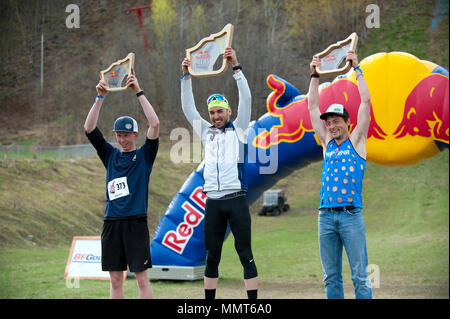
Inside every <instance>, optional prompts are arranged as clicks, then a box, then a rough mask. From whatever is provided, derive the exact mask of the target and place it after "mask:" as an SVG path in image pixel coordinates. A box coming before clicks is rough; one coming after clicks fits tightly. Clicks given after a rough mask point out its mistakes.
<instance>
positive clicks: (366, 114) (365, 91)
mask: <svg viewBox="0 0 450 319" xmlns="http://www.w3.org/2000/svg"><path fill="white" fill-rule="evenodd" d="M347 60H350V61H351V62H352V66H353V67H354V68H355V67H357V68H356V69H355V74H356V82H357V83H358V90H359V94H360V96H361V105H360V106H359V110H358V124H357V125H356V127H355V129H354V130H353V132H352V134H351V136H350V139H351V141H352V143H353V145H354V147H355V149H356V151H357V152H358V154H359V155H361V156H362V157H363V158H366V155H367V152H366V140H367V134H368V132H369V124H370V105H371V102H370V92H369V87H368V86H367V83H366V80H365V79H364V76H363V74H362V71H361V69H360V68H359V63H358V56H357V55H356V54H355V52H354V51H352V50H350V51H348V54H347Z"/></svg>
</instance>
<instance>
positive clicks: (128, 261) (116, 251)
mask: <svg viewBox="0 0 450 319" xmlns="http://www.w3.org/2000/svg"><path fill="white" fill-rule="evenodd" d="M127 265H128V267H129V269H130V271H132V272H141V271H144V270H146V269H147V268H151V267H152V261H151V259H150V236H149V232H148V226H147V217H146V216H143V217H139V218H130V219H119V220H105V221H104V223H103V230H102V270H103V271H122V270H127Z"/></svg>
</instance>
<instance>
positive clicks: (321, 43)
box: [0, 0, 383, 144]
mask: <svg viewBox="0 0 450 319" xmlns="http://www.w3.org/2000/svg"><path fill="white" fill-rule="evenodd" d="M70 3H74V4H77V5H78V7H79V9H80V28H72V29H69V28H67V26H66V18H67V16H68V15H69V13H66V11H65V8H66V6H67V5H68V4H70ZM136 3H137V1H121V0H99V1H89V0H79V1H75V0H74V1H73V2H69V1H67V2H66V1H60V0H34V1H26V0H4V1H1V2H0V17H1V19H0V27H1V30H2V32H1V35H0V36H1V37H2V39H1V41H0V52H1V61H2V62H1V64H0V74H1V77H0V104H1V107H2V112H1V117H0V120H1V122H2V123H4V124H2V125H3V128H2V129H4V130H6V129H7V130H14V129H15V130H16V131H17V130H20V129H27V128H35V129H36V131H37V132H38V133H36V134H38V137H39V143H41V144H75V143H86V139H85V137H84V132H83V123H84V119H85V116H86V114H87V112H88V111H89V108H90V106H91V105H92V101H93V99H94V97H95V94H96V92H95V85H96V84H97V82H98V80H99V71H100V70H103V69H106V68H107V67H108V66H109V65H110V64H111V63H112V62H114V61H116V60H118V59H121V58H124V57H125V56H126V55H127V54H128V53H129V52H134V53H135V54H136V62H135V70H136V76H137V77H138V79H139V83H140V85H141V87H142V88H143V89H144V90H145V92H146V95H147V97H148V98H149V100H150V102H151V103H152V104H153V105H154V107H155V109H156V110H157V113H158V115H159V116H160V119H161V123H162V131H163V133H168V132H170V130H171V129H173V128H175V127H177V126H185V127H187V122H186V121H185V119H184V115H183V113H182V111H181V105H180V84H179V78H180V76H181V67H180V64H181V61H182V59H183V57H184V55H185V49H186V48H190V47H192V46H194V45H195V44H196V43H197V42H198V41H199V40H200V39H202V38H203V37H205V36H208V35H209V34H211V33H216V32H218V31H220V30H221V29H222V28H223V27H224V26H225V25H226V24H227V23H232V24H233V25H234V36H233V44H232V46H233V48H234V49H235V50H236V52H237V56H238V60H239V62H240V63H241V64H242V65H243V72H244V74H245V75H246V77H247V79H248V81H249V85H250V88H251V91H252V97H253V108H252V119H257V118H258V117H259V116H261V115H263V114H264V113H266V112H267V110H266V104H265V101H266V98H267V95H268V94H269V93H270V89H269V88H268V87H267V84H266V82H265V81H266V77H267V76H268V75H269V74H276V75H278V76H280V77H282V78H284V79H286V80H288V81H289V82H291V83H292V84H294V85H295V86H296V87H297V88H298V89H299V90H300V91H301V92H302V93H303V92H305V93H306V91H307V88H308V83H309V67H308V65H309V62H310V60H311V57H312V55H313V54H314V53H317V52H320V51H322V50H323V49H325V48H326V47H327V46H328V45H329V44H331V43H333V42H336V41H338V40H342V39H344V38H346V37H347V36H348V35H349V34H350V33H352V32H357V33H358V35H359V37H360V43H363V42H364V39H365V36H366V34H367V33H368V32H369V31H370V30H369V29H367V28H366V26H365V19H366V17H367V15H368V13H367V12H366V10H365V9H366V6H367V5H368V4H369V3H376V4H378V5H379V7H380V9H381V10H383V1H382V0H379V1H373V0H371V1H367V0H317V1H311V0H308V1H306V0H226V1H207V0H153V1H140V5H141V6H142V5H148V4H150V5H151V9H150V10H148V9H146V10H143V11H142V17H143V26H144V28H145V31H146V34H147V36H148V40H149V44H150V50H149V55H148V56H147V55H146V50H145V47H144V40H143V35H142V32H141V29H140V27H139V20H138V18H137V15H136V12H128V13H127V11H126V9H127V8H132V7H136V5H137V4H136ZM42 35H43V37H44V57H45V58H44V70H45V72H44V89H43V92H42V94H41V91H40V70H41V36H42ZM362 58H364V57H360V59H362ZM231 74H232V71H231V70H229V71H227V73H226V74H224V75H222V76H220V77H213V78H199V79H194V80H193V81H194V82H193V86H194V96H195V98H196V102H197V106H198V109H199V111H200V112H201V113H202V114H203V115H204V116H205V117H206V108H203V106H204V101H205V100H206V97H207V96H208V95H209V94H211V93H214V92H221V93H223V94H225V95H226V96H227V97H228V98H229V101H230V102H231V104H232V105H236V104H237V89H236V85H235V83H234V80H233V78H232V76H231ZM123 114H129V115H131V116H134V117H136V118H137V119H138V122H140V123H144V116H143V113H142V111H141V109H140V107H139V104H138V102H137V101H136V99H135V98H134V96H133V93H132V92H131V90H130V91H126V92H119V93H116V92H113V93H109V94H108V97H107V99H106V101H105V103H104V106H103V109H102V112H101V114H100V120H99V127H101V128H103V130H104V131H105V133H108V132H106V131H109V128H110V127H111V126H112V123H113V120H114V119H115V118H116V117H117V116H119V115H123ZM108 134H109V133H108Z"/></svg>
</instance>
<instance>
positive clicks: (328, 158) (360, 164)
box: [319, 139, 366, 208]
mask: <svg viewBox="0 0 450 319" xmlns="http://www.w3.org/2000/svg"><path fill="white" fill-rule="evenodd" d="M365 167H366V160H365V159H363V158H362V157H361V156H359V155H358V153H356V151H355V149H354V148H353V145H352V143H351V142H350V139H347V140H346V141H345V142H343V143H342V144H341V145H339V146H338V145H337V144H336V142H335V140H331V141H330V143H328V146H327V150H326V152H325V158H324V160H323V164H322V181H321V187H320V205H319V208H325V207H340V206H348V205H352V206H355V207H361V208H362V198H361V192H362V180H363V177H364V169H365Z"/></svg>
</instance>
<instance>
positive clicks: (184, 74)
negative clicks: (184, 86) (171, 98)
mask: <svg viewBox="0 0 450 319" xmlns="http://www.w3.org/2000/svg"><path fill="white" fill-rule="evenodd" d="M186 75H191V74H190V73H189V72H187V73H183V76H182V77H181V78H180V81H181V80H183V78H184V77H185V76H186Z"/></svg>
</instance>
